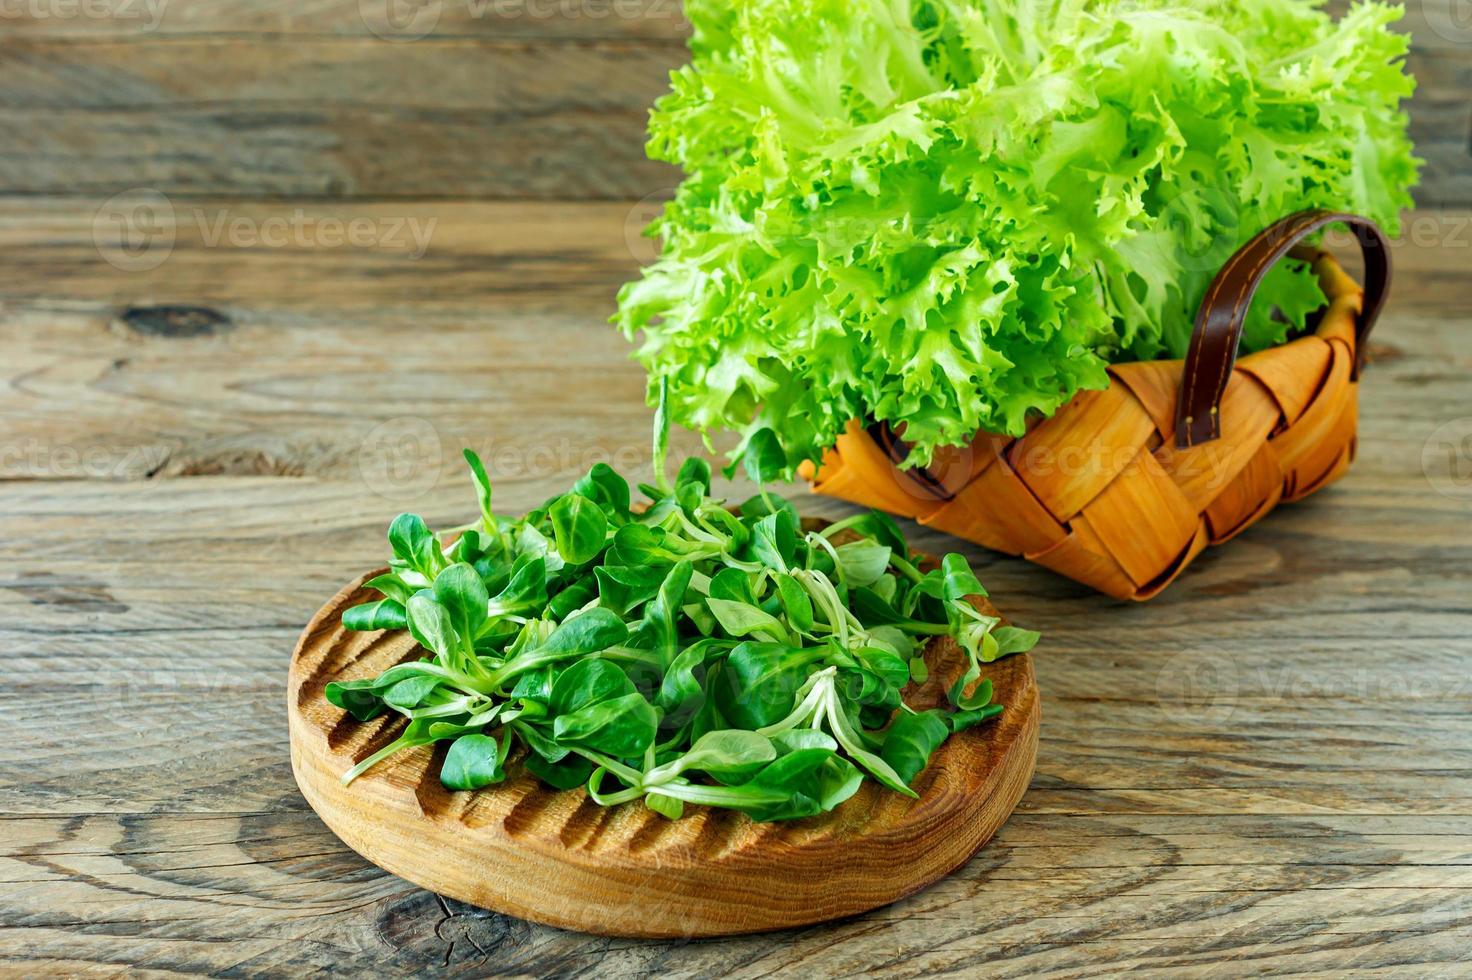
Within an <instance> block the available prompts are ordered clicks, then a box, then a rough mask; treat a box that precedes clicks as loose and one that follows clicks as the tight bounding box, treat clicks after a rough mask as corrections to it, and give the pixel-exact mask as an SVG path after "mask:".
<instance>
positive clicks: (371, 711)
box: [323, 677, 383, 721]
mask: <svg viewBox="0 0 1472 980" xmlns="http://www.w3.org/2000/svg"><path fill="white" fill-rule="evenodd" d="M323 693H324V694H325V695H326V697H327V700H328V701H329V702H331V703H332V704H335V705H337V706H338V707H339V708H342V709H343V710H344V711H346V712H348V713H349V714H351V715H352V716H353V717H354V718H356V719H358V720H359V721H371V720H373V719H374V718H377V717H378V716H379V715H381V714H383V699H382V698H381V697H380V696H379V693H378V680H377V678H372V677H370V678H367V679H366V680H358V681H331V682H329V683H328V685H327V688H326V690H325V691H324V692H323Z"/></svg>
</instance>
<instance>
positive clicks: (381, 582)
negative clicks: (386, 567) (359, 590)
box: [363, 572, 419, 606]
mask: <svg viewBox="0 0 1472 980" xmlns="http://www.w3.org/2000/svg"><path fill="white" fill-rule="evenodd" d="M363 588H365V589H374V590H376V591H378V592H382V593H383V594H384V595H385V596H387V597H388V598H390V599H392V600H394V601H395V602H397V603H398V604H399V605H400V606H402V605H404V604H405V603H407V602H408V601H409V597H410V596H411V595H413V594H414V593H415V592H418V591H419V590H418V589H416V588H413V587H412V586H410V585H408V584H407V583H406V582H404V580H403V579H401V578H399V577H398V576H397V575H395V574H394V573H393V572H387V573H385V574H383V575H375V576H373V578H370V579H369V580H368V581H366V582H364V583H363Z"/></svg>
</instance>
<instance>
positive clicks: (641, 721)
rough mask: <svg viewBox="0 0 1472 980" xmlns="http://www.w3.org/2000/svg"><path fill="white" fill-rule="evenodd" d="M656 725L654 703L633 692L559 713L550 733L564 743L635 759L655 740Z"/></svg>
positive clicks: (617, 757) (657, 719) (657, 717)
mask: <svg viewBox="0 0 1472 980" xmlns="http://www.w3.org/2000/svg"><path fill="white" fill-rule="evenodd" d="M658 725H659V715H658V714H657V713H656V712H655V710H654V706H653V705H652V704H650V703H649V702H648V701H646V700H644V696H643V695H642V694H637V693H635V694H625V695H624V696H622V697H617V698H612V699H611V700H607V701H598V702H596V703H593V704H589V705H588V706H586V707H584V708H580V709H578V710H577V711H571V712H568V713H567V714H561V715H558V716H557V718H556V720H555V721H554V722H553V723H552V734H553V736H554V737H555V738H556V739H557V740H558V741H559V742H562V743H564V744H576V745H583V746H586V747H587V748H590V749H594V750H596V751H598V752H604V753H607V754H608V755H611V756H613V757H614V758H616V759H634V758H638V757H640V756H642V755H643V754H644V750H645V749H647V748H649V746H650V745H652V744H653V743H654V733H655V729H656V728H657V727H658Z"/></svg>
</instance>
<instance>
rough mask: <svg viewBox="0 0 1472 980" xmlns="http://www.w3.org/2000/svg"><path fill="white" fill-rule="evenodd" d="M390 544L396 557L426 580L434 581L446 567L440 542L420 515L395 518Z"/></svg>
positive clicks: (389, 535)
mask: <svg viewBox="0 0 1472 980" xmlns="http://www.w3.org/2000/svg"><path fill="white" fill-rule="evenodd" d="M388 543H389V546H390V547H392V548H393V550H394V556H395V557H397V558H399V559H400V560H402V561H404V562H406V563H408V565H409V567H410V568H412V569H414V570H415V571H417V572H419V573H420V574H421V575H423V576H424V577H425V578H428V579H431V580H432V579H433V578H434V577H435V575H436V574H438V572H439V570H440V569H441V568H442V567H444V564H445V557H444V555H443V554H441V553H440V546H439V542H438V541H436V540H435V537H434V535H433V534H431V533H430V531H429V528H428V527H426V526H425V524H424V518H422V517H420V516H419V515H418V514H400V515H399V516H398V517H395V518H394V522H393V523H392V524H390V525H389V528H388Z"/></svg>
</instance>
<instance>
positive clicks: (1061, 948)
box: [0, 812, 1472, 977]
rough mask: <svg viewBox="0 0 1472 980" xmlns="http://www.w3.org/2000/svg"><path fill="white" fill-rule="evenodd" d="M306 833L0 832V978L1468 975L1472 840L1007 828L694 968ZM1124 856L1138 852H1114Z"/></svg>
mask: <svg viewBox="0 0 1472 980" xmlns="http://www.w3.org/2000/svg"><path fill="white" fill-rule="evenodd" d="M314 823H315V819H314V818H313V817H312V816H311V815H310V814H302V813H287V814H275V813H268V814H257V813H238V814H217V815H208V816H205V815H194V814H180V813H167V812H164V813H158V814H150V815H141V816H136V817H135V816H114V815H110V814H98V815H94V816H88V817H78V818H72V819H56V818H46V817H40V818H29V817H27V818H11V819H9V820H7V821H6V824H7V828H8V831H9V835H10V836H9V838H8V839H9V843H8V844H7V845H6V847H5V849H4V852H3V853H0V874H4V876H5V880H7V881H9V882H15V883H18V884H19V885H20V887H11V888H7V889H5V890H4V892H3V893H0V916H3V917H4V919H5V921H7V922H15V921H17V920H20V921H23V922H24V923H25V926H24V931H23V933H18V932H16V931H13V930H7V933H6V934H7V935H8V936H11V937H15V938H21V936H22V935H23V937H24V939H25V941H26V945H25V947H24V952H23V953H20V955H19V956H18V957H17V958H16V959H14V960H12V961H11V964H10V965H12V966H16V967H26V966H29V967H31V968H32V969H46V970H50V971H60V970H81V969H98V968H101V967H103V966H110V967H112V968H113V969H118V968H124V967H127V966H129V965H131V964H134V963H140V962H141V963H148V964H153V965H155V966H164V965H167V966H169V967H172V968H173V969H176V970H184V971H190V972H221V971H226V970H232V971H238V972H249V973H280V972H283V971H293V970H294V971H300V970H303V969H307V968H310V967H313V966H319V967H326V968H333V969H338V970H341V969H345V968H346V969H352V968H354V967H366V966H367V965H369V964H372V965H373V968H376V969H378V970H384V969H388V970H393V971H395V972H397V971H411V970H415V969H426V968H429V967H431V966H437V967H449V968H452V969H454V970H455V971H456V972H472V971H475V970H477V969H479V970H482V971H484V970H494V971H496V972H497V973H498V974H502V975H505V974H513V975H514V974H533V973H545V972H557V973H568V974H572V973H581V972H585V971H593V970H596V971H597V973H598V974H599V975H624V974H632V973H642V972H647V971H654V970H657V971H660V972H664V971H668V970H678V971H680V972H681V973H687V974H690V975H697V974H704V973H717V972H718V973H720V974H722V975H733V976H738V977H756V976H761V975H765V974H767V973H769V972H772V971H781V970H787V971H794V972H795V971H798V970H801V971H802V972H804V973H805V974H807V975H819V976H841V975H850V974H852V973H856V972H858V973H871V972H874V971H876V970H884V971H885V972H890V973H893V974H895V975H899V976H921V975H930V974H934V973H936V972H942V971H949V970H967V969H970V970H977V969H983V968H984V969H985V970H986V972H987V973H988V974H989V975H999V976H1013V975H1023V974H1032V973H1035V972H1041V971H1044V970H1055V971H1058V972H1065V971H1067V972H1073V971H1089V970H1095V971H1096V970H1098V969H1100V968H1102V967H1104V966H1106V965H1107V966H1108V967H1109V968H1111V969H1127V968H1131V967H1135V968H1153V969H1156V970H1161V971H1165V970H1171V969H1175V970H1184V969H1192V968H1194V969H1196V970H1202V971H1205V970H1212V969H1214V970H1217V971H1226V972H1233V971H1238V970H1240V969H1242V968H1243V966H1244V965H1250V966H1251V967H1253V968H1254V969H1257V970H1261V971H1269V970H1289V969H1295V968H1296V969H1300V970H1301V969H1311V968H1314V967H1318V968H1321V969H1323V970H1326V971H1332V970H1333V969H1334V967H1335V965H1336V964H1340V965H1343V964H1353V965H1354V966H1355V967H1359V968H1363V969H1373V968H1374V967H1377V966H1384V967H1393V966H1400V967H1403V968H1404V967H1407V966H1416V967H1419V968H1420V969H1421V971H1422V972H1433V971H1434V970H1436V969H1437V968H1438V967H1439V968H1441V969H1446V970H1450V969H1453V968H1454V967H1455V965H1456V964H1465V957H1466V955H1467V949H1466V940H1467V938H1468V936H1469V930H1468V928H1467V925H1466V922H1467V916H1468V911H1469V902H1472V899H1469V889H1468V888H1467V883H1468V881H1469V878H1468V867H1469V852H1472V838H1469V837H1468V835H1467V834H1466V829H1465V824H1464V823H1458V822H1457V821H1455V820H1452V819H1445V818H1442V819H1439V820H1426V819H1424V818H1417V819H1415V820H1414V821H1412V820H1408V819H1406V818H1383V817H1377V818H1334V817H1307V818H1292V819H1277V820H1265V819H1260V818H1222V817H1216V816H1211V817H1195V818H1191V817H1138V816H1134V817H1108V816H1098V817H1093V818H1087V819H1077V818H1057V817H1047V816H1029V815H1026V814H1019V815H1018V816H1017V817H1015V818H1014V820H1013V821H1012V822H1011V823H1009V824H1008V826H1007V827H1006V828H1005V829H1004V830H1003V831H1002V833H1001V834H1000V835H999V836H998V838H997V840H996V841H995V843H994V845H993V847H994V848H995V851H994V852H993V851H989V852H988V856H987V857H984V858H983V859H980V860H977V861H975V862H973V863H972V864H971V865H969V866H967V867H966V868H965V869H963V870H962V871H961V872H959V873H958V874H957V875H956V876H954V877H952V878H951V879H948V880H947V881H944V882H942V883H940V884H938V885H937V886H935V887H934V888H931V889H929V890H927V891H925V892H923V893H921V894H920V895H918V896H915V897H913V898H910V899H907V900H904V901H902V902H900V903H898V904H896V905H894V906H892V907H890V908H888V909H884V910H880V911H878V912H876V913H873V914H871V915H868V916H864V917H861V918H859V919H856V920H851V921H849V922H847V923H841V924H837V925H835V926H832V927H827V928H817V929H806V930H798V931H794V932H789V933H783V934H778V935H777V936H770V937H768V936H758V937H739V938H732V939H725V940H715V941H706V942H702V943H699V944H693V945H687V944H669V943H647V942H619V943H610V942H609V941H607V940H604V939H598V938H596V937H588V936H580V935H577V934H574V933H563V932H558V931H555V930H549V929H542V928H538V927H532V926H528V925H526V924H524V923H520V922H516V921H515V920H508V919H505V918H503V917H501V916H495V915H491V914H488V913H484V912H480V911H478V910H475V909H471V908H469V907H466V906H463V905H459V904H458V903H441V902H437V901H436V900H435V899H434V898H433V897H432V896H430V895H428V894H427V893H424V892H418V891H416V890H414V889H412V887H410V886H408V885H406V884H404V883H402V882H399V881H397V879H393V878H390V877H388V876H386V875H383V874H381V873H377V872H375V871H373V870H372V869H369V868H366V867H364V866H363V865H362V863H361V862H360V861H358V859H357V858H356V857H355V856H353V855H352V854H351V853H350V852H346V851H344V850H341V849H335V848H333V847H332V846H331V842H330V840H326V839H324V838H323V837H322V836H321V834H320V832H319V831H317V830H316V828H315V827H314ZM1121 840H1128V841H1131V842H1133V844H1134V846H1133V847H1131V848H1130V850H1128V851H1127V852H1123V853H1122V852H1121V851H1120V841H1121ZM324 845H325V846H324ZM1060 895H1062V896H1066V900H1065V901H1064V902H1063V903H1061V904H1060V903H1059V902H1058V901H1057V898H1056V896H1060ZM978 922H982V923H985V929H984V930H978V925H977V924H978ZM1459 944H1460V945H1459ZM18 952H19V949H18Z"/></svg>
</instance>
